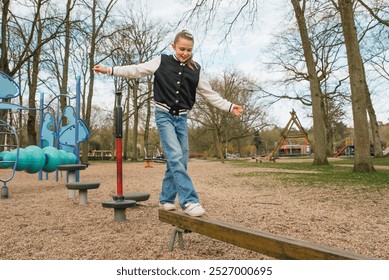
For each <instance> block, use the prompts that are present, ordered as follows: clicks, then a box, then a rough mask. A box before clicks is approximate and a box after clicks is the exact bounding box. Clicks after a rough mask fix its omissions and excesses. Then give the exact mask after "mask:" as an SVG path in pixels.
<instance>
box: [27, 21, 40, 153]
mask: <svg viewBox="0 0 389 280" xmlns="http://www.w3.org/2000/svg"><path fill="white" fill-rule="evenodd" d="M36 34H37V42H36V43H37V45H40V44H41V43H42V34H43V26H42V21H41V20H40V15H38V24H37V30H36ZM40 56H41V49H39V50H37V51H36V52H35V53H34V55H33V57H32V71H31V76H30V77H29V83H28V88H29V95H28V107H29V108H31V109H35V108H36V106H35V97H36V91H37V88H38V74H39V64H40ZM27 139H28V145H37V131H36V110H28V118H27Z"/></svg>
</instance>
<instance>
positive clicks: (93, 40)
mask: <svg viewBox="0 0 389 280" xmlns="http://www.w3.org/2000/svg"><path fill="white" fill-rule="evenodd" d="M105 2H106V3H102V2H101V1H98V0H92V1H85V0H83V1H82V3H83V5H84V6H85V7H86V8H87V11H88V12H89V13H90V14H89V15H90V16H89V19H90V20H91V22H88V23H86V25H85V26H84V30H85V32H86V33H85V34H86V37H87V38H88V39H89V43H90V45H89V49H87V52H88V53H87V56H88V57H87V59H88V60H87V62H88V64H87V69H88V72H87V73H89V79H88V82H89V85H88V89H87V90H86V91H85V95H84V100H83V107H84V112H85V113H84V115H83V119H84V121H85V123H86V124H87V125H88V126H89V125H90V121H91V114H92V101H93V92H94V89H93V88H94V73H93V66H94V65H95V57H96V50H97V47H98V46H99V44H101V43H102V42H103V41H104V39H105V37H106V36H108V35H107V34H105V33H104V29H103V28H104V25H105V24H106V22H107V20H108V19H109V16H110V14H111V12H112V9H113V7H114V6H115V4H116V3H117V0H108V1H105ZM88 150H89V149H88V142H87V141H85V142H83V143H82V162H87V161H88Z"/></svg>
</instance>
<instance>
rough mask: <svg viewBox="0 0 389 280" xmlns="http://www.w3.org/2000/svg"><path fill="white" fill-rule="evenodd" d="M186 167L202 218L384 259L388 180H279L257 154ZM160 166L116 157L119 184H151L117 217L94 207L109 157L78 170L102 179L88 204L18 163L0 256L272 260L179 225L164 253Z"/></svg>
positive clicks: (106, 181) (111, 179) (105, 183)
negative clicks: (177, 237)
mask: <svg viewBox="0 0 389 280" xmlns="http://www.w3.org/2000/svg"><path fill="white" fill-rule="evenodd" d="M283 160H284V159H280V160H278V162H282V161H283ZM285 160H286V159H285ZM289 160H296V161H298V160H299V159H289ZM333 160H337V159H333ZM188 168H189V172H190V174H191V175H192V179H193V181H194V184H195V186H196V189H197V191H198V193H199V195H200V198H201V202H202V203H203V205H204V207H205V209H206V210H207V216H208V217H209V218H212V219H215V220H219V221H223V222H226V223H230V224H234V225H237V226H242V227H245V228H250V229H256V230H260V231H265V232H269V233H272V234H277V235H281V236H287V237H290V238H294V239H298V240H304V241H308V242H312V243H315V244H319V245H323V246H329V247H332V248H336V249H340V250H346V251H349V252H353V253H358V254H362V255H366V256H370V257H371V258H379V259H389V247H388V246H387V244H388V243H389V234H388V228H387V225H388V224H389V215H388V214H389V206H388V205H389V189H387V188H383V189H378V188H366V186H352V187H348V186H341V185H328V186H327V185H326V186H315V187H307V186H302V185H300V184H293V183H290V184H285V183H284V181H281V180H280V179H279V177H280V174H281V175H282V173H283V172H286V171H285V170H284V169H283V170H281V169H280V170H277V169H268V168H266V167H263V166H261V164H259V163H258V165H256V166H253V167H239V166H237V165H234V164H231V163H225V164H223V163H220V162H218V161H207V160H194V159H193V160H191V161H190V162H189V166H188ZM164 171H165V165H164V164H161V163H155V164H153V166H152V168H146V167H145V166H144V163H143V162H139V163H127V162H124V163H123V188H124V192H148V193H150V199H149V200H147V201H144V202H139V203H138V204H137V206H136V207H132V208H128V209H126V218H127V219H126V220H125V221H115V220H114V217H113V211H112V209H107V208H104V207H102V202H103V201H107V200H111V199H112V195H115V194H116V165H115V163H114V162H97V161H96V162H95V161H92V162H91V164H90V165H89V166H88V168H86V169H85V170H82V171H81V172H80V181H99V182H100V187H99V188H98V189H93V190H90V191H89V192H88V203H87V204H86V205H80V203H79V200H78V198H69V196H68V190H67V188H66V186H65V184H66V173H65V172H63V174H61V173H60V176H59V180H58V182H57V181H56V180H55V178H54V174H53V173H52V174H50V176H49V179H48V180H43V181H38V175H37V174H28V173H26V172H23V171H21V172H16V173H15V176H14V178H13V180H12V181H10V182H9V184H8V187H9V189H10V196H9V198H8V199H1V200H0V212H1V223H0V232H1V235H0V259H3V260H4V259H9V260H14V259H18V260H20V259H37V260H39V259H44V260H53V259H61V260H79V259H83V260H111V259H123V260H132V259H143V260H145V259H150V260H156V259H226V260H230V259H270V257H268V256H265V255H261V254H259V253H256V252H252V251H250V250H246V249H242V248H239V247H237V246H234V245H231V244H227V243H225V242H222V241H218V240H215V239H212V238H209V237H207V236H204V235H201V234H198V233H194V232H193V233H185V234H184V245H185V249H184V250H181V249H180V248H179V246H178V245H177V244H176V245H175V246H174V249H173V251H171V252H169V250H168V244H169V241H170V238H171V233H172V230H173V228H174V227H173V226H172V225H170V224H167V223H163V222H161V221H160V220H159V219H158V211H159V207H158V194H159V191H160V184H161V181H162V178H163V175H164ZM0 172H5V171H4V170H0ZM253 172H256V173H258V172H259V173H260V176H252V174H253ZM307 172H308V171H307ZM309 172H315V171H309Z"/></svg>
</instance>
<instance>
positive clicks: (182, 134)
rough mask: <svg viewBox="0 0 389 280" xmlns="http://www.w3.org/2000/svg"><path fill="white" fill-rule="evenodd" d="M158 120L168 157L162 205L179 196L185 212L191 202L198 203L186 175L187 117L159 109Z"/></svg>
mask: <svg viewBox="0 0 389 280" xmlns="http://www.w3.org/2000/svg"><path fill="white" fill-rule="evenodd" d="M155 121H156V123H157V128H158V132H159V137H160V139H161V143H162V148H163V151H164V156H165V158H166V172H165V177H164V179H163V181H162V191H161V193H160V195H159V202H160V203H161V204H164V203H167V202H168V203H174V200H175V198H176V196H177V195H178V202H179V203H180V206H181V208H183V209H184V208H185V204H186V203H188V202H194V203H197V202H199V197H198V195H197V193H196V191H195V189H194V187H193V183H192V180H191V179H190V177H189V174H188V172H187V166H188V159H189V143H188V126H187V115H186V114H185V115H179V116H175V115H172V114H170V113H169V112H166V111H164V110H162V109H160V108H156V109H155Z"/></svg>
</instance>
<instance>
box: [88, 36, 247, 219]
mask: <svg viewBox="0 0 389 280" xmlns="http://www.w3.org/2000/svg"><path fill="white" fill-rule="evenodd" d="M193 45H194V38H193V36H192V34H190V33H189V32H188V31H186V30H183V31H181V32H179V33H177V35H176V36H175V38H174V42H173V44H172V48H173V50H174V54H172V55H166V54H163V55H161V56H157V57H155V58H154V59H152V60H150V61H148V62H145V63H141V64H137V65H128V66H115V67H111V68H106V67H103V66H101V65H96V66H94V68H93V70H94V71H95V72H96V73H103V74H107V75H112V76H116V77H123V78H130V79H131V78H140V77H144V76H149V75H152V74H154V89H153V90H154V100H155V107H156V108H155V120H156V123H157V127H158V132H159V136H160V139H161V142H162V148H163V151H164V156H165V158H166V172H165V177H164V179H163V181H162V190H161V193H160V196H159V205H160V207H163V209H165V210H168V211H171V210H176V209H177V208H176V205H175V204H174V202H175V198H176V196H177V195H178V202H179V204H180V206H181V208H182V209H183V210H184V211H185V213H187V214H188V215H190V216H201V215H203V214H205V210H204V208H203V207H202V206H201V204H200V203H199V197H198V194H197V192H196V191H195V189H194V186H193V183H192V180H191V178H190V177H189V174H188V172H187V165H188V160H189V143H188V127H187V113H188V112H189V110H190V109H192V107H193V105H194V104H195V101H196V93H199V94H200V95H202V96H203V97H204V98H205V99H206V100H207V101H208V102H209V103H211V104H212V105H213V106H215V107H217V108H219V109H221V110H224V111H228V112H231V113H233V114H234V115H236V116H240V114H241V113H242V112H243V109H242V107H241V106H239V105H235V104H233V103H231V102H229V101H227V100H226V99H223V98H222V97H221V96H220V95H219V94H218V93H217V92H215V91H213V90H212V88H211V85H210V84H209V82H208V81H207V80H206V78H205V77H204V75H203V73H202V72H201V71H200V70H201V67H200V65H199V64H198V63H197V62H195V61H194V60H193V53H192V52H193Z"/></svg>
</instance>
